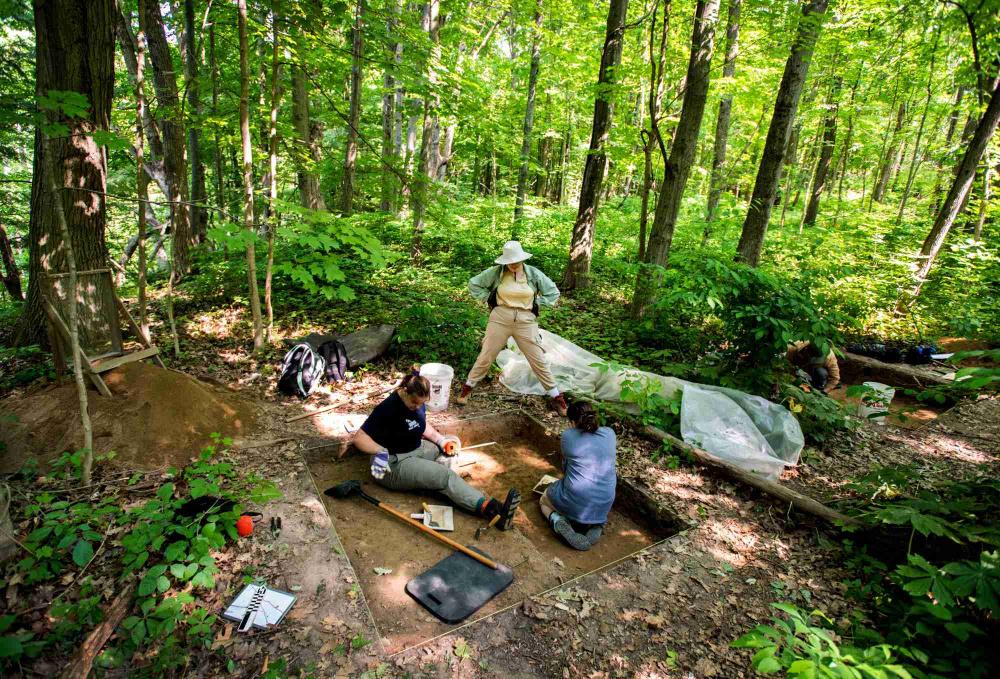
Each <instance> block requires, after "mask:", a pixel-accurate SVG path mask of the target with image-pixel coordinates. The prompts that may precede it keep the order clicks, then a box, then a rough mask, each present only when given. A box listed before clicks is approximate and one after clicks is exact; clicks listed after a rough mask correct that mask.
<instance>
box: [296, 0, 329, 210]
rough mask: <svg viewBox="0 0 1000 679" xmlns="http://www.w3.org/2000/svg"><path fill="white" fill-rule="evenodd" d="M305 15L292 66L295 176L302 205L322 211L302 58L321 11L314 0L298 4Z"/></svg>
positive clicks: (317, 133) (316, 132)
mask: <svg viewBox="0 0 1000 679" xmlns="http://www.w3.org/2000/svg"><path fill="white" fill-rule="evenodd" d="M302 11H303V12H304V14H305V16H304V19H303V25H302V26H301V27H300V33H299V36H298V37H297V40H296V52H297V57H296V60H295V62H294V64H293V65H292V69H291V70H292V122H293V124H294V127H295V146H296V153H295V159H296V165H297V168H298V169H297V171H296V178H297V180H298V186H299V200H300V201H301V202H302V207H306V208H309V209H310V210H326V201H325V200H324V199H323V192H322V191H321V190H320V185H319V174H318V172H317V169H316V168H317V166H318V165H319V162H320V160H321V159H322V155H321V149H320V140H321V138H322V130H321V128H320V126H319V124H318V123H315V122H313V119H312V113H311V110H310V104H309V92H310V91H311V89H312V87H311V84H310V82H309V81H310V72H311V70H312V66H311V65H310V64H309V63H308V62H307V61H306V57H305V55H306V53H307V52H308V51H309V47H310V44H311V43H310V39H311V36H312V34H313V32H314V31H315V30H317V24H319V23H321V22H320V21H319V20H318V19H317V15H318V14H319V13H320V12H321V11H322V7H321V5H319V4H318V3H317V1H316V0H309V1H308V2H305V3H302Z"/></svg>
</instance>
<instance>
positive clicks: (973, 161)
mask: <svg viewBox="0 0 1000 679" xmlns="http://www.w3.org/2000/svg"><path fill="white" fill-rule="evenodd" d="M998 122H1000V78H998V79H997V80H996V84H995V85H994V87H993V91H992V93H991V95H990V103H989V106H987V107H986V111H985V112H984V113H983V115H982V117H981V118H980V119H979V123H978V124H977V125H976V131H975V133H974V134H973V135H972V140H971V141H970V142H969V145H968V147H967V148H966V150H965V154H964V155H963V156H962V161H961V162H960V163H959V165H958V170H957V171H956V172H955V180H954V181H953V182H952V184H951V189H950V190H949V191H948V196H947V197H946V198H945V200H944V203H943V204H942V205H941V209H940V210H939V211H938V214H937V217H935V219H934V225H933V226H932V227H931V230H930V233H928V234H927V238H925V239H924V243H923V245H922V246H921V248H920V260H921V262H920V265H919V267H918V268H917V272H916V276H915V277H914V283H913V287H912V288H911V289H910V291H909V292H908V294H906V295H904V296H901V297H900V299H899V303H898V304H897V305H896V312H897V313H901V312H903V311H905V310H906V309H907V308H909V306H910V305H911V304H912V303H913V302H914V301H916V299H917V297H918V296H919V295H920V289H921V288H922V287H923V284H924V281H926V280H927V274H929V273H930V270H931V268H932V267H933V266H934V260H935V259H937V256H938V252H940V251H941V246H942V245H943V244H944V240H945V238H946V237H947V236H948V231H949V230H950V229H951V227H952V224H954V223H955V218H956V217H957V216H958V213H959V212H960V211H961V209H962V205H964V203H965V200H966V198H967V196H968V194H969V190H970V189H971V188H972V182H973V180H974V179H975V178H976V168H977V167H978V166H979V162H980V161H981V160H982V157H983V153H985V151H986V146H987V145H988V144H989V141H990V138H991V137H992V136H993V133H994V132H995V131H996V129H997V123H998Z"/></svg>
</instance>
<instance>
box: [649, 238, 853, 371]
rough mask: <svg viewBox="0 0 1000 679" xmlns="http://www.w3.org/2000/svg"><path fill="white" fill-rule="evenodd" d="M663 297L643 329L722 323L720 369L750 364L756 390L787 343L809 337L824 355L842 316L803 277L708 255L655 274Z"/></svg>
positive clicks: (842, 323) (679, 260)
mask: <svg viewBox="0 0 1000 679" xmlns="http://www.w3.org/2000/svg"><path fill="white" fill-rule="evenodd" d="M661 273H662V276H663V292H662V295H661V297H660V299H659V301H658V302H657V303H656V305H655V307H654V309H653V316H652V318H651V319H650V320H649V321H647V322H646V329H647V331H653V332H667V330H666V328H667V327H669V326H671V325H674V324H678V323H693V324H695V325H711V323H712V321H713V319H717V320H718V322H719V323H721V331H722V333H723V335H724V337H725V346H724V348H720V355H721V356H722V357H723V359H724V361H723V366H722V370H720V371H719V372H720V373H721V372H725V371H726V370H727V369H731V368H733V367H736V368H740V367H749V368H752V369H753V370H754V373H753V374H752V375H750V376H749V377H748V379H749V380H750V381H751V382H757V383H758V387H760V386H761V385H764V384H765V383H768V382H770V381H771V374H770V370H771V369H772V368H774V367H776V366H778V365H780V364H781V363H782V361H783V359H784V354H785V351H786V349H787V348H788V345H789V344H791V343H792V342H795V341H799V340H808V341H810V342H812V343H813V344H815V345H816V346H817V347H820V349H821V351H823V352H826V351H828V350H829V347H830V346H831V344H835V343H837V342H839V340H840V337H841V331H840V328H841V327H844V326H846V325H847V324H848V319H847V318H846V317H845V316H843V315H842V314H840V313H839V312H837V311H835V310H833V309H829V308H827V307H826V306H825V305H824V303H823V301H822V300H820V299H818V298H816V297H814V296H813V294H812V293H811V292H810V284H809V281H808V280H807V279H804V278H798V279H792V278H786V277H783V276H779V275H777V274H774V273H770V272H768V271H766V270H764V269H759V268H753V267H749V266H746V265H743V264H737V263H733V262H729V261H725V260H722V259H715V258H712V257H698V258H689V257H683V258H682V257H677V258H676V259H675V261H674V262H673V266H672V267H671V268H670V269H666V270H661Z"/></svg>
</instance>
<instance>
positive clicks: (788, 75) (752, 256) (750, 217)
mask: <svg viewBox="0 0 1000 679" xmlns="http://www.w3.org/2000/svg"><path fill="white" fill-rule="evenodd" d="M828 2H829V0H809V1H808V2H807V3H806V4H805V5H804V6H803V8H802V18H801V19H800V20H799V27H798V30H797V33H796V36H795V42H794V43H793V44H792V52H791V54H790V55H789V57H788V61H787V62H785V71H784V73H783V74H782V76H781V84H780V85H779V87H778V96H777V98H776V99H775V102H774V113H773V114H772V115H771V124H770V126H769V127H768V130H767V139H766V140H765V141H764V151H763V154H762V155H761V161H760V165H759V166H758V168H757V177H756V179H755V180H754V186H753V194H752V195H751V197H750V207H749V209H748V210H747V216H746V219H745V220H744V221H743V231H742V233H741V234H740V242H739V244H738V245H737V247H736V253H737V254H736V259H737V260H738V261H743V262H746V263H747V264H749V265H750V266H757V263H758V262H759V261H760V253H761V250H762V249H763V247H764V236H765V235H766V234H767V225H768V221H769V220H770V218H771V208H772V207H773V206H774V198H775V195H776V194H777V192H778V175H779V174H780V171H781V163H782V161H783V160H784V158H785V148H786V146H787V145H788V135H789V134H790V133H791V130H792V125H793V123H794V122H795V113H796V111H797V110H798V107H799V97H800V96H801V95H802V85H803V83H805V79H806V75H807V74H808V72H809V62H810V61H812V55H813V49H814V48H815V47H816V40H817V39H818V38H819V33H820V28H821V27H822V22H823V19H824V13H825V12H826V6H827V4H828Z"/></svg>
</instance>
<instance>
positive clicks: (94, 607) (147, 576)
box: [0, 435, 280, 672]
mask: <svg viewBox="0 0 1000 679" xmlns="http://www.w3.org/2000/svg"><path fill="white" fill-rule="evenodd" d="M213 439H214V442H213V444H212V445H210V446H207V447H206V448H205V449H204V450H203V451H202V453H201V455H200V456H199V458H198V460H197V461H195V462H193V463H191V464H190V465H188V466H187V467H185V468H184V469H183V470H181V471H177V472H171V473H170V474H169V478H170V480H168V481H167V482H166V483H164V484H163V485H161V486H160V487H159V488H158V489H157V490H156V493H155V495H154V497H152V498H150V499H148V500H146V501H145V502H143V503H142V504H139V505H136V506H132V507H128V508H123V507H121V506H119V500H118V499H117V498H115V497H104V498H101V499H99V500H96V501H91V500H89V499H86V500H79V501H74V502H70V501H67V500H60V499H58V497H59V496H57V495H55V494H53V493H49V492H44V491H43V492H40V493H38V494H37V495H35V496H34V498H33V499H32V501H31V502H30V503H28V504H27V505H26V506H25V507H24V509H23V514H24V517H25V518H28V519H30V520H32V522H33V525H35V526H36V527H35V528H34V529H33V530H32V531H31V532H29V533H28V535H27V537H26V539H25V542H24V544H25V547H26V548H27V549H28V550H29V552H30V555H29V556H27V557H25V558H24V559H22V560H21V561H19V562H18V563H17V564H16V566H15V568H16V570H17V571H18V572H19V573H20V575H21V577H22V578H23V580H24V582H25V583H27V584H40V583H43V582H47V581H50V580H53V579H55V578H58V577H61V576H62V575H63V574H64V573H71V572H72V571H74V570H78V569H82V568H85V567H87V566H89V565H90V563H91V561H93V560H94V559H96V558H98V554H97V550H96V548H95V546H96V545H98V544H102V543H103V542H104V539H105V535H106V534H107V533H109V532H110V531H111V530H112V528H114V527H115V526H119V527H123V528H124V530H121V532H120V533H119V534H120V548H112V549H108V550H105V551H104V554H103V557H101V558H103V559H105V560H110V561H111V562H112V563H113V564H114V567H115V568H116V569H118V570H120V572H121V573H122V575H123V576H125V577H128V576H132V577H136V576H138V585H137V589H136V599H135V609H134V612H133V614H131V615H129V616H128V617H127V618H126V619H125V620H124V621H123V622H122V629H123V630H124V631H125V633H124V634H122V635H120V639H119V646H118V647H116V648H115V649H113V650H111V651H110V652H109V655H108V658H109V662H111V661H112V660H113V659H114V658H118V659H127V658H129V657H131V656H132V655H133V654H134V653H136V652H138V651H140V650H143V649H148V648H154V647H155V649H156V652H155V654H154V656H153V658H154V666H155V668H156V669H157V671H158V672H167V671H170V670H171V669H173V668H178V667H181V666H183V665H184V664H185V663H186V659H187V656H188V650H187V649H190V648H195V647H207V646H208V645H209V644H210V642H211V640H212V636H213V633H212V625H213V623H214V622H215V621H216V616H215V615H213V614H210V613H209V612H208V611H206V610H205V609H202V608H199V607H197V606H196V605H195V603H196V596H197V592H198V591H199V590H208V589H211V588H213V587H214V586H215V575H216V574H217V573H218V567H217V566H216V564H215V557H214V556H213V553H215V552H218V551H221V550H223V549H225V547H226V545H227V543H229V542H230V541H233V540H235V539H237V534H236V527H235V523H236V519H237V518H238V517H239V515H240V513H241V511H242V504H241V503H242V502H244V501H246V500H249V501H250V502H254V503H257V504H263V503H266V502H268V501H270V500H273V499H276V498H277V497H280V493H279V492H278V490H277V488H276V487H275V486H274V484H273V483H271V482H270V481H266V480H264V479H262V478H260V477H258V476H257V475H255V474H252V473H251V474H242V473H239V472H238V471H237V469H236V467H235V466H234V465H233V464H232V463H230V462H226V461H222V460H219V459H218V457H219V456H220V455H221V453H222V452H223V449H224V448H225V447H226V446H229V445H230V444H231V443H232V441H230V440H229V439H226V438H222V437H220V436H218V435H213ZM63 460H64V461H63V463H62V464H63V467H64V468H65V471H64V472H62V477H63V478H67V479H72V478H77V477H78V474H79V464H80V462H79V459H78V457H75V456H73V455H64V456H63ZM205 496H214V497H218V498H219V500H220V502H218V503H216V504H215V505H214V506H212V507H210V508H208V509H207V510H206V511H204V512H203V513H202V514H200V515H198V516H195V517H193V518H190V517H186V516H183V515H181V514H179V513H178V510H179V508H180V507H181V505H183V504H184V503H185V502H187V501H189V500H191V499H194V498H199V497H205ZM223 500H231V501H234V502H236V503H237V504H236V506H235V507H233V509H231V510H229V511H225V512H224V511H221V507H220V506H218V505H219V504H221V502H222V501H223ZM109 552H111V553H110V554H109ZM133 574H135V575H133ZM100 611H101V597H100V596H99V595H96V594H93V593H91V592H90V585H89V584H87V582H86V581H85V582H84V583H83V587H82V589H81V591H80V593H79V595H78V597H77V599H76V600H74V601H64V602H59V603H57V604H56V605H54V606H52V608H51V609H50V611H49V615H50V616H51V617H52V618H54V619H56V621H57V622H56V624H55V626H54V627H53V629H52V631H51V633H50V634H48V635H47V636H46V637H45V638H44V639H41V640H34V639H33V636H32V634H31V633H30V632H26V631H20V632H16V633H14V634H8V635H7V636H4V637H0V649H7V651H8V655H7V656H6V659H5V658H4V655H3V651H2V650H0V666H3V663H8V662H14V661H16V660H17V659H19V658H21V657H34V656H35V655H37V654H38V653H40V652H41V651H42V650H43V649H45V648H47V647H48V646H51V645H64V644H70V643H72V641H73V640H74V639H76V638H77V637H78V636H80V635H81V634H82V633H83V632H84V631H85V630H86V629H88V628H90V627H92V626H93V625H94V624H96V623H97V622H99V620H100ZM2 622H6V627H7V628H11V627H13V622H14V621H13V620H7V619H6V618H5V619H4V620H3V621H0V623H2ZM0 627H4V625H3V624H0ZM3 631H4V630H3V629H0V632H3Z"/></svg>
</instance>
